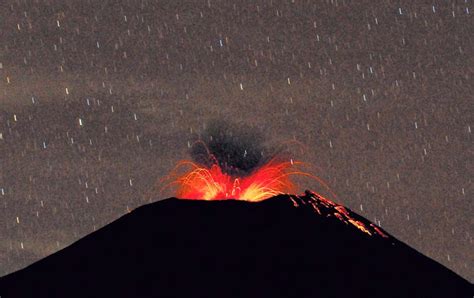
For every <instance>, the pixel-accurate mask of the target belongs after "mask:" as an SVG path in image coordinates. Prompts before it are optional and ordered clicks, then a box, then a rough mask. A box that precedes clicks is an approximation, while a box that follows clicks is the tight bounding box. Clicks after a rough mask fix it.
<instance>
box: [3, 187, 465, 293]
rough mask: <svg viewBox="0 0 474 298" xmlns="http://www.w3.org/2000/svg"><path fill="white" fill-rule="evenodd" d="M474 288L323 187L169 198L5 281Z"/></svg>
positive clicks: (177, 287)
mask: <svg viewBox="0 0 474 298" xmlns="http://www.w3.org/2000/svg"><path fill="white" fill-rule="evenodd" d="M472 294H473V292H472V285H471V284H470V283H469V282H467V281H466V280H464V279H463V278H461V277H459V276H458V275H456V274H455V273H453V272H452V271H450V270H449V269H447V268H445V267H443V266H442V265H440V264H439V263H437V262H435V261H433V260H431V259H429V258H427V257H425V256H423V255H422V254H420V253H418V252H417V251H415V250H414V249H412V248H410V247H408V246H407V245H405V244H404V243H402V242H400V241H398V240H397V239H395V238H394V237H392V236H390V235H389V234H388V233H387V232H385V231H384V230H382V229H381V228H380V227H378V226H376V225H374V224H372V223H371V222H369V221H368V220H366V219H365V218H363V217H361V216H358V215H357V214H355V213H353V212H352V211H350V210H349V209H347V208H345V207H343V206H340V205H337V204H335V203H333V202H331V201H329V200H327V199H325V198H323V197H321V196H319V195H317V194H315V193H312V192H309V191H307V192H306V193H305V194H304V195H302V196H296V195H286V194H284V195H278V196H275V197H272V198H269V199H266V200H263V201H260V202H248V201H236V200H221V201H199V200H181V199H176V198H170V199H167V200H162V201H159V202H156V203H152V204H149V205H145V206H142V207H140V208H137V209H135V210H134V211H133V212H131V213H129V214H127V215H125V216H123V217H121V218H119V219H118V220H116V221H114V222H112V223H111V224H109V225H107V226H105V227H103V228H101V229H100V230H98V231H96V232H94V233H92V234H90V235H88V236H86V237H84V238H82V239H80V240H79V241H77V242H75V243H73V244H72V245H70V246H69V247H66V248H65V249H63V250H61V251H59V252H57V253H55V254H53V255H51V256H49V257H46V258H45V259H43V260H40V261H38V262H36V263H34V264H32V265H31V266H29V267H27V268H25V269H23V270H20V271H17V272H15V273H12V274H10V275H7V276H5V277H3V278H0V296H1V297H2V298H10V297H48V298H52V297H219V298H221V297H259V298H260V297H397V298H398V297H458V298H459V297H472Z"/></svg>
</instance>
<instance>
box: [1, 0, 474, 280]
mask: <svg viewBox="0 0 474 298" xmlns="http://www.w3.org/2000/svg"><path fill="white" fill-rule="evenodd" d="M232 2H234V1H214V0H209V1H204V0H203V1H188V2H184V1H175V0H173V1H151V0H149V1H145V0H143V1H139V0H136V1H133V0H128V1H127V0H120V1H91V0H89V1H79V0H77V1H72V0H61V1H48V0H42V1H33V0H22V1H20V0H18V1H11V0H6V1H2V2H1V4H0V76H1V82H0V156H1V157H0V167H1V170H0V275H3V274H6V273H9V272H12V271H14V270H17V269H20V268H22V267H24V266H26V265H28V264H31V263H32V262H34V261H36V260H39V259H40V258H42V257H44V256H46V255H49V254H51V253H53V252H55V251H57V250H58V249H61V248H63V247H65V246H67V245H69V244H71V243H72V242H73V241H75V240H77V239H79V238H81V237H83V236H85V235H86V234H88V233H91V232H92V231H93V230H94V229H97V228H99V227H101V226H103V225H105V224H107V223H109V222H111V221H113V220H114V219H116V218H118V217H119V216H121V215H122V214H124V213H126V212H127V210H129V209H133V208H135V207H137V206H139V205H142V204H144V203H146V202H148V200H146V199H145V198H143V196H144V194H145V192H146V191H147V190H149V189H150V188H152V186H153V184H154V183H155V182H156V181H157V180H158V179H159V178H162V177H163V176H164V175H166V174H167V173H168V172H169V171H170V170H171V169H172V168H173V167H174V165H175V164H176V163H177V161H178V160H181V159H185V158H189V156H188V150H189V148H188V142H190V141H191V140H193V138H195V137H196V135H199V134H200V133H201V132H202V131H203V129H204V128H205V126H206V125H207V123H209V120H210V119H223V120H226V121H230V122H233V123H239V122H240V123H246V124H248V125H251V126H253V127H255V129H256V130H258V131H261V132H263V133H264V134H265V136H266V140H267V142H266V145H267V146H272V145H273V144H281V143H282V142H288V141H291V140H296V141H298V142H301V143H302V144H303V145H304V146H302V147H301V146H296V145H290V146H291V148H290V149H292V151H293V152H294V158H297V159H300V160H302V161H305V162H308V163H311V164H312V165H313V168H312V171H313V173H314V174H316V175H318V176H319V177H321V178H322V179H324V180H325V181H326V182H327V183H328V184H329V185H330V187H331V189H332V191H334V192H335V193H336V194H337V198H333V199H334V200H335V201H337V202H338V203H341V204H344V205H346V206H348V207H349V208H351V209H353V210H354V211H356V212H358V213H360V214H361V215H363V216H365V217H367V218H368V219H369V220H371V221H373V222H375V223H377V224H379V225H381V226H382V227H383V228H384V229H386V230H387V231H388V232H389V233H391V234H392V235H394V236H395V237H397V238H399V239H400V240H402V241H404V242H406V243H407V244H409V245H410V246H412V247H414V248H415V249H417V250H419V251H421V252H422V253H424V254H426V255H428V256H429V257H431V258H434V259H435V260H437V261H439V262H440V263H442V264H444V265H445V266H447V267H449V268H451V269H452V270H454V271H455V272H457V273H458V274H460V275H462V276H463V277H465V278H467V279H469V280H470V281H471V282H472V281H473V280H474V269H473V267H472V264H473V263H474V253H473V249H472V236H473V235H472V234H473V230H472V227H473V224H474V223H473V217H472V213H473V205H472V198H473V195H472V194H473V191H474V189H473V183H472V177H473V169H474V165H473V147H472V138H473V136H472V130H473V129H474V125H473V118H474V117H473V115H474V113H473V93H474V88H473V87H472V75H473V70H474V66H473V65H474V63H473V58H472V57H473V48H474V47H473V45H474V42H473V39H472V37H471V35H472V31H473V29H474V22H473V19H472V13H473V10H474V7H473V5H472V1H449V2H450V3H449V4H447V2H448V1H411V0H410V1H341V0H339V1H336V0H332V1H330V0H327V1H313V0H311V1H302V0H294V1H291V0H289V1H280V0H275V1H270V0H268V1H254V0H252V1H236V4H233V3H232ZM237 2H238V3H237ZM294 143H295V142H293V143H290V144H294ZM305 188H309V189H313V190H315V191H319V192H321V193H323V194H326V192H325V190H324V188H323V187H322V186H321V185H318V184H317V183H314V182H312V181H304V182H303V183H302V185H301V191H303V190H304V189H305ZM171 195H172V193H171V192H169V193H166V194H163V195H161V196H155V197H154V200H160V199H163V198H166V197H168V196H171ZM470 215H471V216H470ZM314 236H315V237H317V235H314Z"/></svg>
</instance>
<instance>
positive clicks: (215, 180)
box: [172, 160, 321, 202]
mask: <svg viewBox="0 0 474 298" xmlns="http://www.w3.org/2000/svg"><path fill="white" fill-rule="evenodd" d="M299 164H302V163H301V162H294V161H292V160H291V161H288V162H277V161H275V160H272V161H270V162H268V163H267V164H265V165H263V166H262V167H260V168H258V169H257V170H256V171H255V172H254V173H252V174H251V175H249V176H245V177H233V176H230V175H228V174H226V173H224V172H223V171H222V169H221V168H220V167H219V166H218V165H217V164H214V165H212V166H211V168H206V167H202V166H200V165H198V164H196V163H193V162H190V161H182V162H180V163H179V164H178V166H177V167H176V169H175V171H177V170H178V169H180V168H183V167H188V170H187V171H186V172H185V173H184V174H181V175H178V178H177V179H175V181H174V182H172V184H176V185H177V186H178V189H177V196H178V197H179V198H186V199H195V200H225V199H237V200H244V201H252V202H258V201H262V200H264V199H267V198H270V197H273V196H275V195H278V194H283V193H294V192H295V191H296V186H295V184H294V183H293V182H291V180H290V177H291V176H294V175H303V176H309V177H311V178H313V179H316V180H318V181H319V182H320V183H321V181H320V180H319V179H318V178H317V177H315V176H313V175H311V174H308V173H306V172H303V171H300V170H297V169H296V167H295V165H299Z"/></svg>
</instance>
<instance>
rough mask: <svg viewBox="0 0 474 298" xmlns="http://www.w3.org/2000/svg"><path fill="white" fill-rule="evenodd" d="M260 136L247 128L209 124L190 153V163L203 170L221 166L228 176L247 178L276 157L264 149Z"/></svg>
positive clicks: (272, 151)
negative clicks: (191, 161) (214, 165)
mask: <svg viewBox="0 0 474 298" xmlns="http://www.w3.org/2000/svg"><path fill="white" fill-rule="evenodd" d="M263 144H264V137H263V134H262V133H261V132H260V131H259V130H257V129H256V128H254V127H250V126H249V125H246V124H235V123H229V122H225V121H222V120H213V121H211V122H210V123H209V124H208V125H207V127H206V129H205V131H204V132H203V133H202V134H201V136H200V138H199V139H198V140H197V141H196V142H194V144H193V146H192V147H191V150H190V155H191V157H192V159H193V160H194V161H195V162H196V163H198V164H200V165H202V166H205V167H208V168H210V167H211V166H212V165H213V164H217V165H219V166H220V168H221V169H222V171H223V172H224V173H226V174H228V175H230V176H234V177H235V176H239V177H243V176H247V175H249V174H251V173H252V172H253V171H254V170H255V169H257V168H259V167H260V166H262V165H263V164H265V163H266V162H268V161H269V160H270V159H272V158H273V157H275V156H276V155H277V150H274V149H272V150H271V149H268V148H266V147H265V146H264V145H263Z"/></svg>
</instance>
